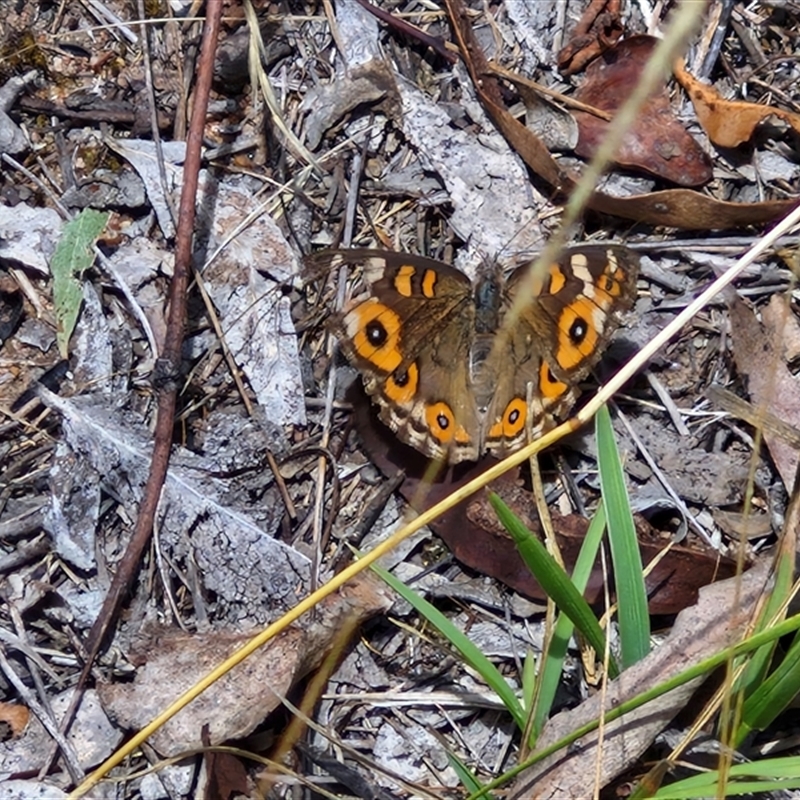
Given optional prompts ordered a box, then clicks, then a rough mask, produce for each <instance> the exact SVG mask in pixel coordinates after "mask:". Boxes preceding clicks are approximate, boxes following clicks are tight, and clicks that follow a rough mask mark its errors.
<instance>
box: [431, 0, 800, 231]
mask: <svg viewBox="0 0 800 800" xmlns="http://www.w3.org/2000/svg"><path fill="white" fill-rule="evenodd" d="M447 6H448V13H449V15H450V19H451V22H452V25H453V30H454V32H455V35H456V38H457V39H458V42H459V47H460V50H461V54H462V57H463V58H464V63H465V64H466V66H467V68H468V69H469V73H470V77H471V78H472V82H473V85H474V87H475V92H476V94H477V95H478V97H479V99H480V101H481V104H482V105H483V107H484V108H485V109H486V113H487V114H488V115H489V117H490V118H491V119H492V121H493V122H494V124H495V125H496V126H497V128H498V130H500V132H501V133H502V134H503V136H505V137H506V140H507V141H508V143H509V144H510V145H511V146H512V147H513V148H514V150H516V152H517V153H518V154H519V156H520V158H521V159H522V160H523V161H524V162H525V163H526V164H527V165H528V167H530V169H531V170H533V172H534V173H535V174H537V175H539V176H540V177H541V178H543V179H544V180H546V181H547V182H548V183H549V184H550V185H551V186H553V187H554V189H555V191H556V192H557V193H558V194H559V195H561V196H562V197H563V196H566V195H568V194H569V193H570V192H572V191H573V190H574V188H575V184H576V182H577V180H578V177H577V176H576V175H573V174H571V173H569V172H567V171H566V170H565V169H563V168H562V167H561V165H560V164H558V162H557V161H556V160H555V159H554V158H553V156H552V155H551V153H550V151H549V150H548V149H547V148H546V147H545V145H544V144H543V143H542V141H541V139H539V138H538V137H537V136H536V135H535V134H534V133H533V132H532V131H530V130H528V128H526V127H525V126H524V125H523V124H522V123H520V122H519V121H517V119H516V118H515V117H514V116H513V115H512V114H510V113H509V112H508V111H507V110H506V109H505V107H504V106H503V105H502V99H501V97H502V96H501V92H500V90H499V85H498V83H497V80H496V78H495V77H494V76H493V75H492V69H491V67H490V65H489V62H488V61H487V60H486V57H485V55H484V53H483V51H482V50H481V48H480V45H479V43H478V42H477V40H476V39H475V35H474V32H473V30H472V27H471V22H470V20H469V17H468V16H467V15H466V14H461V13H460V6H459V4H458V3H457V2H456V0H447ZM797 203H798V200H797V199H792V200H767V201H765V202H762V203H729V202H725V201H722V200H716V199H714V198H713V197H708V196H706V195H703V194H700V193H699V192H695V191H692V190H690V189H669V190H667V191H663V192H651V193H649V194H645V195H634V196H632V197H612V196H611V195H607V194H603V193H602V192H593V193H592V195H591V196H590V198H589V201H588V202H587V208H589V209H591V210H593V211H599V212H601V213H604V214H613V215H615V216H617V217H621V218H622V219H630V220H635V221H636V222H644V223H647V224H650V225H666V226H669V227H673V228H682V229H684V230H724V229H727V228H739V227H742V226H745V225H760V224H763V223H766V222H771V221H772V220H775V219H778V218H780V217H782V216H784V215H785V214H788V213H789V211H791V209H792V208H794V207H795V206H796V205H797Z"/></svg>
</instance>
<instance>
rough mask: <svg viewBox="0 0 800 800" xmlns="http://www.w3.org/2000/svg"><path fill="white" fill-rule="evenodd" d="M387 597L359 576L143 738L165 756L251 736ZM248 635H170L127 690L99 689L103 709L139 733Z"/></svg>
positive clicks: (149, 649) (372, 580)
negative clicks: (348, 629) (348, 626)
mask: <svg viewBox="0 0 800 800" xmlns="http://www.w3.org/2000/svg"><path fill="white" fill-rule="evenodd" d="M390 605H391V599H390V597H389V594H388V592H387V590H386V589H385V587H384V585H383V584H382V583H381V582H380V581H379V580H378V579H377V578H376V577H374V576H373V575H371V574H368V575H361V576H359V577H358V578H356V579H354V580H352V581H350V583H348V584H347V585H346V586H345V587H343V588H342V589H340V590H339V591H338V592H337V593H336V594H333V595H331V596H330V597H328V598H326V599H325V600H324V601H323V602H322V603H320V605H319V606H317V609H316V612H317V613H316V616H315V617H308V616H307V617H305V618H304V619H303V620H301V622H300V623H296V624H295V625H293V626H291V627H290V628H288V629H287V630H285V631H284V632H283V633H281V634H279V635H278V636H277V637H275V638H274V639H272V640H270V641H269V642H267V644H265V645H264V647H262V648H260V649H259V650H257V651H256V652H255V653H253V654H252V655H251V656H249V657H248V658H247V659H245V660H244V662H242V663H241V664H239V665H237V666H236V667H234V668H233V669H232V670H231V671H230V672H228V673H227V674H226V675H225V676H223V677H222V678H221V679H220V680H218V681H217V682H216V683H215V684H214V685H213V686H211V687H210V688H209V689H207V690H206V691H205V692H204V693H203V694H202V695H200V696H199V697H198V698H197V699H196V700H194V701H193V702H192V703H190V704H189V705H188V706H187V707H186V708H184V709H182V710H181V711H180V712H179V713H178V714H177V715H176V716H175V717H173V718H172V719H171V720H169V722H167V723H165V724H164V725H163V726H162V727H161V728H159V729H158V730H157V731H156V732H155V733H154V734H153V735H152V736H151V737H150V739H149V742H150V744H152V745H153V747H154V748H155V749H156V750H157V751H158V752H159V753H160V754H161V755H163V756H174V755H176V754H178V753H181V752H183V751H185V750H191V749H196V748H200V747H202V746H203V741H202V738H203V737H202V731H203V728H204V726H207V727H208V741H210V742H211V744H219V743H220V742H223V741H226V740H228V739H234V738H240V737H242V736H246V735H247V734H249V733H250V732H251V731H252V730H253V729H254V728H255V727H256V726H257V725H258V724H259V723H260V722H261V721H262V720H263V719H264V718H265V717H266V716H267V715H268V714H269V713H270V712H271V711H272V710H274V709H275V708H276V707H277V706H278V705H279V704H280V702H281V698H282V697H285V696H286V694H287V693H288V692H289V690H290V689H291V688H292V686H294V685H295V683H296V682H297V681H298V680H300V679H301V678H302V677H303V676H305V675H307V674H308V673H309V672H310V671H311V670H313V669H315V668H316V667H318V666H319V664H320V663H321V662H322V660H323V658H324V657H325V654H326V653H328V652H329V650H330V649H331V648H332V647H334V646H335V645H336V644H337V640H338V637H339V635H340V631H341V630H342V629H343V627H344V626H345V623H348V622H349V621H350V620H354V621H355V624H359V623H360V622H363V621H364V620H366V619H369V618H370V617H372V616H374V615H375V614H378V613H380V612H383V611H386V610H387V609H388V608H389V606H390ZM250 638H252V635H245V634H229V633H218V632H216V633H208V634H196V635H186V634H183V633H179V632H176V631H174V630H172V629H170V630H169V631H168V632H166V633H162V634H161V636H160V638H159V639H158V640H157V641H149V642H148V643H146V645H145V646H144V647H143V648H142V652H143V653H144V654H145V655H144V657H145V658H146V663H144V665H143V666H142V667H140V668H139V669H138V670H137V674H136V679H135V681H134V682H133V683H132V684H106V685H101V686H100V687H98V692H99V694H100V696H101V698H102V701H103V705H104V707H105V708H106V710H107V711H108V712H109V713H110V714H111V715H113V717H114V718H115V719H116V720H117V722H118V723H119V724H120V725H122V726H123V727H126V728H130V729H136V730H139V729H141V728H143V727H144V726H145V725H146V724H148V723H149V722H150V720H152V719H153V718H155V717H156V716H157V715H158V714H160V713H161V712H162V711H163V710H164V709H165V708H166V707H167V706H168V705H169V704H170V703H171V702H172V701H174V700H175V699H176V698H177V697H179V696H180V695H181V694H183V693H184V692H185V691H187V690H188V689H189V688H190V687H192V686H194V685H195V684H196V683H197V682H198V681H199V680H200V679H201V678H203V677H205V676H206V675H207V674H208V673H209V672H211V670H212V669H214V668H215V667H217V666H218V665H219V664H220V663H221V662H222V661H224V660H225V659H226V658H227V657H228V656H230V655H231V654H232V653H233V652H234V651H235V650H237V649H239V648H240V647H241V646H242V645H243V644H245V643H246V642H247V641H249V639H250Z"/></svg>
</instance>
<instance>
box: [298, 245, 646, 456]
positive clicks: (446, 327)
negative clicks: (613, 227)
mask: <svg viewBox="0 0 800 800" xmlns="http://www.w3.org/2000/svg"><path fill="white" fill-rule="evenodd" d="M312 258H313V259H314V260H315V261H326V262H328V263H330V264H331V265H332V266H335V265H341V264H350V265H358V266H361V267H362V268H363V270H364V280H365V283H366V291H365V293H364V294H362V295H360V296H358V297H356V298H355V299H354V300H352V301H351V302H350V303H349V304H348V305H347V306H346V307H345V309H344V310H343V311H342V312H341V313H340V314H338V315H336V316H335V317H334V318H333V322H332V327H333V330H334V332H335V333H336V335H337V337H338V338H339V341H340V343H341V347H342V350H343V352H344V354H345V355H346V356H347V358H348V359H349V360H350V361H351V362H352V363H353V364H354V365H355V366H356V367H357V368H358V369H359V370H360V371H361V374H362V378H363V382H364V387H365V390H366V392H367V394H369V395H370V397H371V398H372V400H373V402H374V403H375V404H376V405H377V407H378V411H379V416H380V418H381V420H382V421H383V422H384V423H385V424H387V425H388V426H389V427H390V428H391V429H392V430H393V431H395V433H396V434H397V436H398V438H399V439H401V440H402V441H404V442H406V443H407V444H410V445H411V446H412V447H415V448H416V449H417V450H420V451H421V452H422V453H425V454H426V455H428V456H430V457H431V458H435V459H439V460H444V461H448V462H449V463H453V464H455V463H458V462H460V461H469V460H473V461H474V460H477V459H478V458H479V457H480V456H482V455H483V454H484V452H486V451H489V452H491V453H492V454H493V455H495V456H497V457H502V456H504V455H507V454H508V453H511V452H513V451H515V450H517V449H519V448H520V447H521V446H522V445H524V444H525V443H526V442H527V441H528V438H529V436H532V437H533V438H536V437H537V436H540V435H541V434H542V433H543V432H544V431H545V430H547V428H549V427H551V426H552V424H553V420H554V419H555V418H557V417H558V416H560V415H562V414H563V413H565V412H566V411H567V410H568V409H569V407H570V406H571V405H572V404H573V403H574V401H575V399H576V398H577V396H578V381H579V380H580V379H581V378H583V377H584V376H585V375H586V373H587V372H588V371H589V370H590V369H591V367H592V365H593V364H594V363H595V362H596V361H597V359H598V358H599V356H600V354H601V352H602V350H603V348H604V347H605V345H606V343H607V342H608V339H609V337H610V336H611V334H612V333H613V330H614V329H615V328H616V327H617V325H618V323H619V317H620V314H621V313H622V312H623V311H625V310H626V309H628V308H629V307H630V306H631V304H632V302H633V299H634V297H635V288H636V274H637V271H638V269H637V268H638V263H637V261H636V258H635V256H633V254H632V253H631V252H630V251H628V250H625V249H624V248H621V247H617V246H610V245H609V246H603V245H591V246H584V247H579V248H573V249H571V250H567V251H566V252H565V253H564V255H563V256H562V258H561V259H559V260H558V261H557V262H554V263H553V264H551V265H550V267H549V268H548V269H547V270H546V273H545V275H544V277H542V278H539V279H532V278H531V276H530V269H529V266H530V265H523V266H521V267H519V268H518V269H516V270H515V271H513V272H512V273H511V275H510V276H509V278H508V279H507V280H505V279H504V278H503V276H502V273H501V271H500V269H499V268H498V267H496V266H487V267H486V268H485V269H484V270H483V271H482V273H481V274H480V275H479V277H478V279H477V280H476V281H475V282H474V283H473V282H472V281H470V279H469V278H468V277H467V276H466V275H465V274H464V273H462V272H460V271H459V270H457V269H455V268H454V267H452V266H450V265H448V264H445V263H443V262H439V261H434V260H432V259H428V258H422V257H420V256H412V255H408V254H403V253H392V252H388V251H387V252H384V251H381V250H336V251H328V252H326V253H321V254H317V255H316V256H314V257H312ZM517 307H518V310H517ZM512 309H513V310H512Z"/></svg>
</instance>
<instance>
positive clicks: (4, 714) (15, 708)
mask: <svg viewBox="0 0 800 800" xmlns="http://www.w3.org/2000/svg"><path fill="white" fill-rule="evenodd" d="M30 717H31V712H30V710H29V709H28V707H27V706H23V705H20V704H19V703H0V722H6V723H8V727H9V728H11V734H12V736H20V735H21V734H22V732H23V731H24V730H25V726H26V725H27V724H28V720H29V719H30Z"/></svg>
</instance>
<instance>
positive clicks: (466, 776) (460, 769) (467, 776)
mask: <svg viewBox="0 0 800 800" xmlns="http://www.w3.org/2000/svg"><path fill="white" fill-rule="evenodd" d="M446 752H447V760H448V761H449V762H450V766H451V767H452V768H453V771H454V772H455V773H456V775H458V779H459V780H460V781H461V785H462V786H463V787H464V788H465V789H466V790H467V791H468V792H470V793H472V794H474V793H475V792H479V791H481V789H483V784H482V783H481V782H480V781H479V780H478V779H477V778H476V777H475V776H474V775H473V774H472V771H471V770H470V768H469V767H468V766H467V765H466V764H465V763H464V762H463V761H462V760H461V759H460V758H459V757H458V756H456V755H455V754H454V753H451V752H449V751H446ZM485 796H486V797H493V795H491V794H487V795H485Z"/></svg>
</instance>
